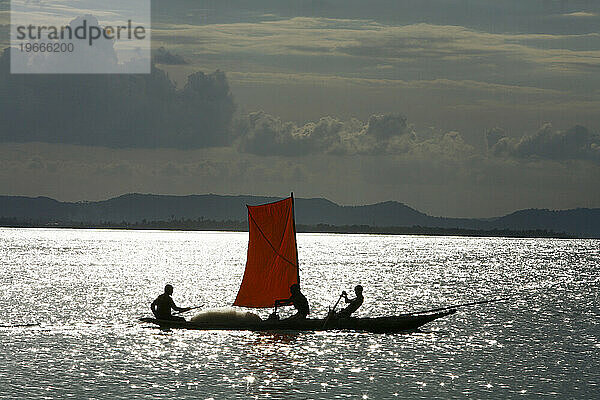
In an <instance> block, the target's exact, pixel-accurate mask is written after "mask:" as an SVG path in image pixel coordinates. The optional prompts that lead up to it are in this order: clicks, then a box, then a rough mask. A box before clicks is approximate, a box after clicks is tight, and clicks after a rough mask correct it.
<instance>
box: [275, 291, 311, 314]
mask: <svg viewBox="0 0 600 400" xmlns="http://www.w3.org/2000/svg"><path fill="white" fill-rule="evenodd" d="M290 293H291V294H292V295H291V296H290V297H289V298H288V299H282V300H275V308H277V307H278V306H289V305H293V306H294V308H295V309H296V310H297V311H298V312H297V313H296V314H294V315H292V316H291V317H289V318H286V319H285V320H287V321H290V320H296V319H305V318H306V316H307V315H308V300H306V297H305V296H304V295H303V294H302V292H301V291H300V285H298V284H297V283H294V284H293V285H292V286H290Z"/></svg>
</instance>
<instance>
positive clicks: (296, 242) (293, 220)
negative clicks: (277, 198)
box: [290, 192, 300, 285]
mask: <svg viewBox="0 0 600 400" xmlns="http://www.w3.org/2000/svg"><path fill="white" fill-rule="evenodd" d="M290 197H291V198H292V229H293V231H294V238H295V239H296V240H294V244H295V245H296V266H297V267H298V285H299V284H300V263H299V262H298V239H297V238H296V211H295V210H294V192H291V193H290Z"/></svg>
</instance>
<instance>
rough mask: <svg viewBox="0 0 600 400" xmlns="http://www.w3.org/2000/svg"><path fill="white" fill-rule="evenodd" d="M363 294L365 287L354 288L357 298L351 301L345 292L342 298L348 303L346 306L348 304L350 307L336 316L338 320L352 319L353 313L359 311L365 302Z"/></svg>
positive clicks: (357, 286)
mask: <svg viewBox="0 0 600 400" xmlns="http://www.w3.org/2000/svg"><path fill="white" fill-rule="evenodd" d="M362 292H363V287H362V286H361V285H356V287H355V288H354V293H355V294H356V297H355V298H353V299H349V298H348V293H346V292H345V291H343V292H342V297H343V298H344V300H345V301H346V304H348V306H347V307H346V308H344V309H343V310H341V311H340V312H338V313H337V314H336V317H337V318H348V317H350V315H351V314H352V313H353V312H355V311H356V310H358V309H359V307H360V306H362V303H363V301H364V300H365V298H364V297H363V294H362Z"/></svg>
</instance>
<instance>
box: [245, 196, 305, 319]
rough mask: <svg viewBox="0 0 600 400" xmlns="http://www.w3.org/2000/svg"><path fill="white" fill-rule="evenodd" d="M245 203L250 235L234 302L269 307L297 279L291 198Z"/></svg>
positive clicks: (298, 279) (284, 296)
mask: <svg viewBox="0 0 600 400" xmlns="http://www.w3.org/2000/svg"><path fill="white" fill-rule="evenodd" d="M247 207H248V224H249V228H250V238H249V241H248V258H247V260H246V271H245V272H244V278H243V279H242V285H241V286H240V290H239V292H238V294H237V297H236V299H235V302H234V303H233V305H234V306H242V307H273V305H274V303H275V300H277V299H286V298H288V297H290V286H291V285H292V284H294V283H300V275H299V269H298V250H297V247H296V226H295V223H294V199H293V197H289V198H287V199H285V200H281V201H277V202H275V203H269V204H263V205H260V206H247Z"/></svg>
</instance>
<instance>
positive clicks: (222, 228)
mask: <svg viewBox="0 0 600 400" xmlns="http://www.w3.org/2000/svg"><path fill="white" fill-rule="evenodd" d="M190 222H193V223H188V222H187V221H151V222H142V223H139V222H138V223H128V222H121V223H113V222H106V223H85V222H68V223H67V222H52V223H35V222H18V221H15V222H14V223H9V222H7V221H0V227H1V228H59V229H114V230H164V231H199V232H206V231H216V232H248V224H247V222H246V221H244V222H241V221H202V222H200V223H198V222H197V221H190ZM296 230H297V232H298V233H334V234H371V235H399V236H401V235H406V236H409V235H410V236H463V237H506V238H548V239H598V238H594V237H580V236H576V235H571V234H567V233H565V232H554V231H548V230H543V229H534V230H510V229H492V230H478V229H460V228H436V227H424V226H410V227H397V226H388V227H380V226H370V225H341V226H339V225H327V224H317V225H306V224H297V227H296Z"/></svg>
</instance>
